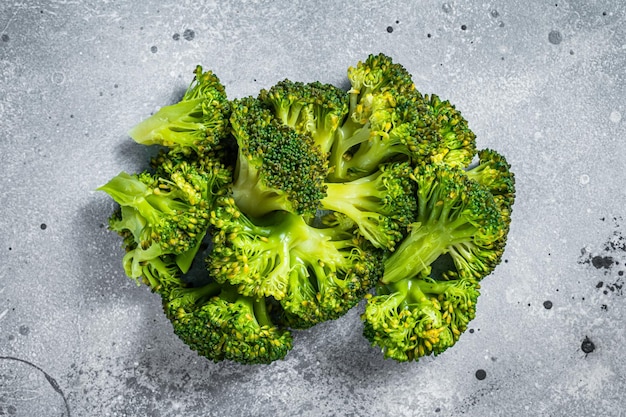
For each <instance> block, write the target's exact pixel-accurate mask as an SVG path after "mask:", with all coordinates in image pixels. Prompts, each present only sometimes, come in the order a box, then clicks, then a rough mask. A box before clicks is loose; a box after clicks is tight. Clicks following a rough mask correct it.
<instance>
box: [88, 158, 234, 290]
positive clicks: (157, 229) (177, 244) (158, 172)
mask: <svg viewBox="0 0 626 417" xmlns="http://www.w3.org/2000/svg"><path fill="white" fill-rule="evenodd" d="M210 155H211V153H207V154H206V155H205V157H204V158H202V159H201V158H179V157H178V155H177V154H169V153H161V154H160V155H158V156H157V157H155V159H154V160H153V161H152V162H153V165H155V166H157V167H158V168H157V169H155V171H154V172H150V171H143V172H141V173H139V174H128V173H126V172H121V173H120V174H118V175H117V176H115V177H114V178H113V179H111V180H110V181H109V182H108V183H106V184H105V185H103V186H101V187H99V188H98V190H100V191H104V192H106V193H107V194H109V196H111V197H112V198H113V200H114V201H115V202H117V203H118V205H119V209H118V210H116V211H115V212H114V214H113V215H112V216H111V217H110V219H109V228H110V229H111V230H113V231H115V232H118V233H119V234H120V235H121V236H122V237H123V239H124V247H125V249H126V255H125V256H124V259H123V264H124V270H125V272H126V274H127V275H128V276H129V277H131V278H133V279H136V280H137V282H140V281H139V280H140V279H141V278H143V279H144V280H145V281H147V282H148V284H149V285H150V287H151V288H152V289H153V290H155V291H156V290H159V289H160V287H161V286H163V285H166V284H168V283H169V282H170V281H171V279H172V277H173V276H175V275H176V271H177V268H178V269H180V270H181V271H182V272H186V270H187V269H188V268H189V266H190V265H191V261H192V260H193V257H194V256H195V254H196V252H197V250H198V248H199V246H200V242H201V241H202V239H203V237H204V235H205V234H206V231H207V229H208V227H209V212H210V209H211V207H212V205H213V203H214V201H215V198H216V197H217V196H218V195H220V194H222V193H223V190H224V189H225V188H227V185H228V184H230V182H231V178H232V176H231V171H230V170H229V169H228V168H227V167H225V166H224V165H223V164H221V162H219V161H218V160H215V159H213V158H212V157H210Z"/></svg>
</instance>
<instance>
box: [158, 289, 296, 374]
mask: <svg viewBox="0 0 626 417" xmlns="http://www.w3.org/2000/svg"><path fill="white" fill-rule="evenodd" d="M163 301H164V311H165V314H166V316H167V317H168V318H169V319H170V321H171V322H172V325H173V328H174V333H175V334H176V335H177V336H178V337H179V338H180V339H181V340H182V341H183V342H184V343H185V344H187V345H188V346H189V347H190V348H191V349H192V350H194V351H196V352H197V353H198V354H199V355H201V356H204V357H206V358H208V359H210V360H212V361H214V362H220V361H224V360H230V361H234V362H239V363H243V364H267V363H270V362H273V361H275V360H279V359H283V358H284V357H285V355H286V354H287V353H288V352H289V351H290V350H291V348H292V346H293V341H292V337H291V333H290V332H289V331H288V330H285V329H283V328H280V327H278V326H276V325H275V324H274V322H273V321H272V318H271V316H270V312H269V311H268V303H267V300H266V299H264V298H255V297H246V296H243V295H241V294H240V293H238V292H237V290H236V288H235V287H233V286H231V285H228V284H218V283H216V282H210V283H207V284H206V285H204V286H202V287H187V286H185V285H184V284H183V283H182V281H181V283H180V285H179V286H178V287H176V288H173V289H172V290H171V291H170V292H169V293H168V294H167V296H164V297H163Z"/></svg>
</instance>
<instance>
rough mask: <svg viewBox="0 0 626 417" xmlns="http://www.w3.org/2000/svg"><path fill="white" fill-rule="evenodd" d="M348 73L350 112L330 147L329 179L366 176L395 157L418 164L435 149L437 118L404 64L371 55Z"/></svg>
mask: <svg viewBox="0 0 626 417" xmlns="http://www.w3.org/2000/svg"><path fill="white" fill-rule="evenodd" d="M348 78H349V79H350V82H351V85H352V88H351V89H350V90H349V92H348V95H349V103H350V107H349V114H348V117H347V118H346V119H345V120H344V123H343V124H342V125H341V126H340V127H339V129H337V132H336V134H335V141H334V143H333V147H332V148H331V154H330V167H331V172H330V175H329V180H330V181H333V182H343V181H349V180H353V179H356V178H360V177H363V176H367V175H369V174H371V173H372V172H374V171H376V169H377V168H378V166H379V165H380V164H381V163H384V162H387V161H389V160H391V159H393V158H396V159H400V160H409V161H412V162H413V163H418V162H421V161H422V160H424V159H426V158H430V157H431V156H432V155H433V154H435V152H436V151H437V137H436V135H435V134H436V132H434V131H433V128H432V121H431V119H430V118H432V117H431V116H430V115H429V114H428V111H427V110H428V108H427V106H426V103H425V102H424V99H423V97H422V95H421V94H420V93H419V91H417V90H416V89H415V84H414V83H413V81H412V79H411V75H410V74H409V73H408V72H407V71H406V69H405V68H404V67H403V66H401V65H400V64H397V63H393V62H392V60H391V58H389V57H387V56H385V55H382V54H379V55H370V56H369V58H368V59H367V60H366V61H365V62H360V63H359V64H358V65H357V66H356V67H355V68H350V69H349V71H348ZM429 117H430V118H429Z"/></svg>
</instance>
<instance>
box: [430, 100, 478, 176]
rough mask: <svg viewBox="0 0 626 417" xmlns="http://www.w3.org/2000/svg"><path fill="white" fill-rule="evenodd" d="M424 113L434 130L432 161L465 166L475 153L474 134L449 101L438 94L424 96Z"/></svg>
mask: <svg viewBox="0 0 626 417" xmlns="http://www.w3.org/2000/svg"><path fill="white" fill-rule="evenodd" d="M424 102H425V103H426V110H425V112H426V114H425V116H424V118H425V119H426V120H429V121H430V123H431V125H430V128H431V129H432V131H433V132H436V135H437V139H436V141H435V143H437V144H438V146H436V150H434V151H433V154H432V155H431V160H432V162H433V163H445V164H447V165H451V166H458V167H461V168H466V167H467V166H468V165H469V164H470V163H471V162H472V159H473V158H474V156H475V155H476V135H475V134H474V132H472V131H471V130H470V128H469V127H468V124H467V120H465V119H464V118H463V116H462V115H461V112H459V111H458V110H457V109H456V108H455V107H454V105H452V104H451V103H450V102H449V101H447V100H446V101H441V99H440V98H439V96H437V95H435V94H432V95H430V96H428V95H426V96H424Z"/></svg>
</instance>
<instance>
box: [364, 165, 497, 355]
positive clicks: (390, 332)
mask: <svg viewBox="0 0 626 417" xmlns="http://www.w3.org/2000/svg"><path fill="white" fill-rule="evenodd" d="M475 172H476V175H480V174H479V173H478V172H479V171H478V170H477V171H475ZM413 179H414V180H415V182H416V186H417V192H416V195H417V216H416V219H415V222H414V223H413V224H412V225H411V226H410V232H409V234H408V235H407V237H406V238H405V239H404V240H403V241H402V242H401V243H400V245H399V247H398V248H397V250H396V251H395V252H394V253H392V254H391V255H390V256H389V257H388V258H387V259H386V260H385V270H384V274H383V277H382V278H381V280H380V282H379V284H378V286H377V287H376V291H375V294H374V295H373V296H372V297H370V298H369V300H368V302H367V304H366V307H365V313H364V314H363V315H362V318H363V320H364V322H365V325H364V335H365V337H366V338H368V340H370V342H371V343H372V344H374V345H377V346H379V347H381V348H382V350H383V352H384V355H385V357H390V358H394V359H396V360H399V361H407V360H414V359H417V358H419V357H420V356H423V355H425V354H430V353H434V354H438V353H441V352H443V351H444V350H445V349H447V348H448V347H450V346H452V345H453V344H454V343H455V342H456V341H457V340H458V337H459V336H460V334H461V333H463V331H465V329H466V327H467V323H468V322H469V321H470V320H471V319H472V318H473V317H474V312H475V310H474V309H475V305H476V301H477V298H478V294H479V292H478V289H479V288H480V286H479V281H480V280H481V279H482V278H483V277H484V276H486V275H488V274H489V273H491V271H492V270H493V268H495V266H496V265H497V264H498V263H499V262H500V259H501V255H502V251H503V248H504V246H503V242H504V241H505V240H506V233H507V231H508V230H507V220H506V219H505V218H504V217H503V216H502V215H501V212H500V210H499V209H498V207H497V205H496V202H495V200H494V197H493V196H492V194H491V193H490V192H489V189H488V188H486V187H484V186H483V185H481V184H480V183H478V182H476V181H474V180H472V179H470V178H469V176H468V174H467V173H466V172H465V171H464V170H463V169H461V168H459V167H454V166H449V165H445V164H435V165H425V166H420V167H417V168H416V169H415V172H414V175H413ZM445 255H448V256H450V257H451V258H452V261H453V265H454V268H453V270H451V271H448V272H445V273H444V274H442V277H441V279H435V277H434V276H433V274H432V272H433V271H432V265H433V264H434V263H435V262H436V261H437V260H438V259H440V258H441V257H442V256H445ZM451 278H454V279H451Z"/></svg>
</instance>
